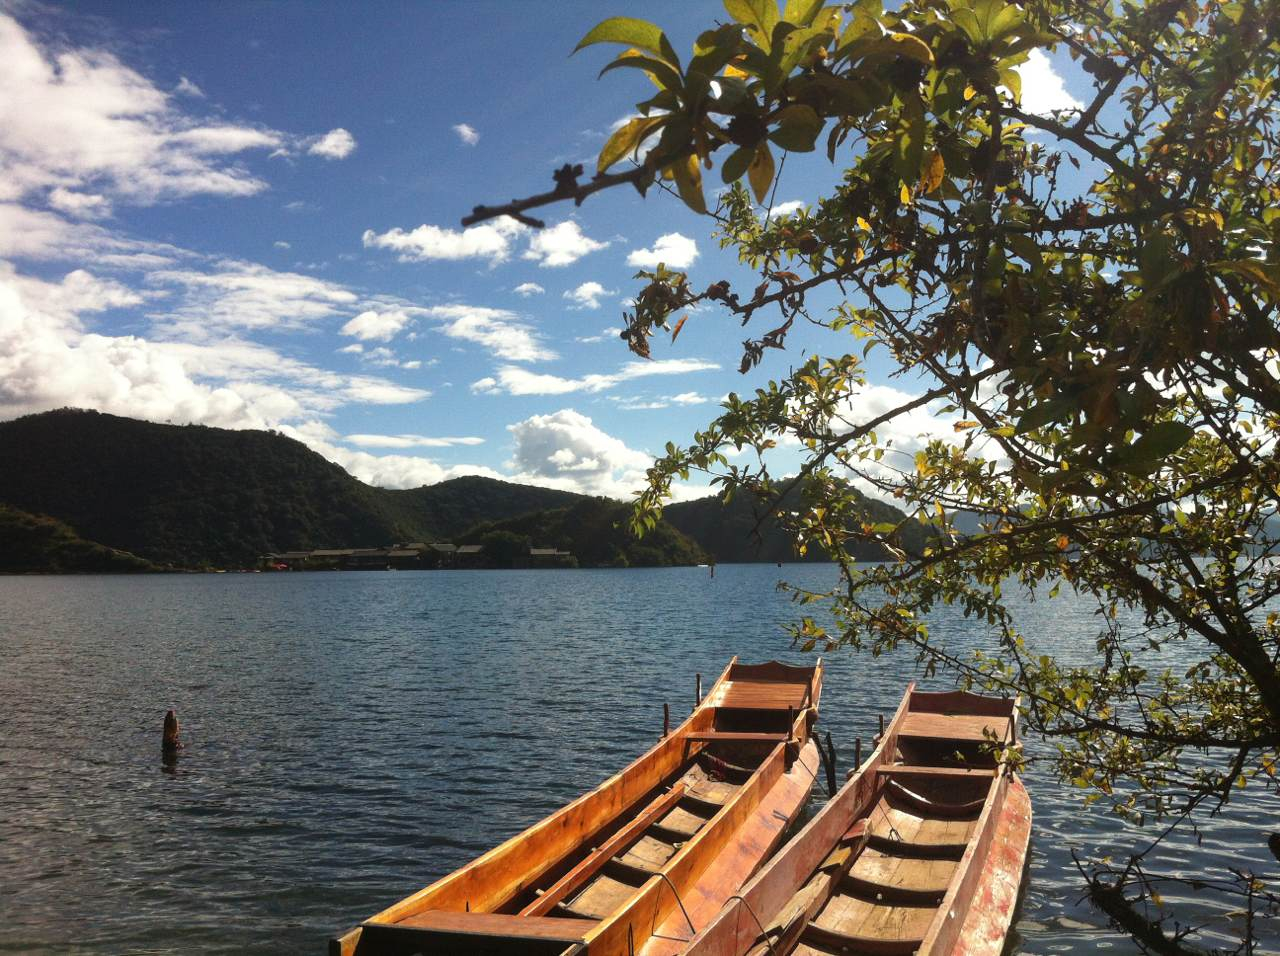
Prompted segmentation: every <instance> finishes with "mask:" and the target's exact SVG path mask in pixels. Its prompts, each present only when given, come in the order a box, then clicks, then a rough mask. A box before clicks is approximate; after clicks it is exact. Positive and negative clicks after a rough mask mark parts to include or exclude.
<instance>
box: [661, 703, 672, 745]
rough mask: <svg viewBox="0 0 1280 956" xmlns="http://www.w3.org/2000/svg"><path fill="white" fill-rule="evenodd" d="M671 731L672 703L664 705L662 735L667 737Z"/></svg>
mask: <svg viewBox="0 0 1280 956" xmlns="http://www.w3.org/2000/svg"><path fill="white" fill-rule="evenodd" d="M669 733H671V705H670V704H663V705H662V736H663V737H666V736H667V735H668V734H669Z"/></svg>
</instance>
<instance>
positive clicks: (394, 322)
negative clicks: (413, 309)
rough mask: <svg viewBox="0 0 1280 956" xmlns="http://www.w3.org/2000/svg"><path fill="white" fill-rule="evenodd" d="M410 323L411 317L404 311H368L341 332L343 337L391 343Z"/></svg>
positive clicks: (358, 316) (349, 323)
mask: <svg viewBox="0 0 1280 956" xmlns="http://www.w3.org/2000/svg"><path fill="white" fill-rule="evenodd" d="M410 321H411V320H410V318H409V316H408V315H407V314H406V313H405V312H404V311H403V310H402V309H391V310H388V311H385V312H376V311H374V310H373V309H368V310H366V311H364V312H361V313H360V314H359V315H357V316H356V317H355V318H354V319H352V320H351V321H350V322H348V323H347V324H346V325H344V326H343V327H342V329H341V330H340V331H341V332H342V334H343V335H351V336H354V337H355V338H358V339H360V340H361V341H364V342H368V341H370V340H372V341H375V342H389V341H390V340H391V339H393V338H395V337H396V335H397V334H399V332H400V330H401V329H403V328H404V327H405V326H406V325H408V324H409V322H410Z"/></svg>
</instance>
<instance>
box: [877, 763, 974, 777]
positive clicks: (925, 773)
mask: <svg viewBox="0 0 1280 956" xmlns="http://www.w3.org/2000/svg"><path fill="white" fill-rule="evenodd" d="M876 772H877V773H879V774H881V775H882V776H886V777H935V778H947V777H968V778H970V779H979V778H982V777H986V778H988V779H990V778H991V777H994V776H995V775H996V772H995V770H994V769H993V768H992V767H913V766H910V765H908V764H890V765H889V766H886V767H879V768H878V769H877V771H876Z"/></svg>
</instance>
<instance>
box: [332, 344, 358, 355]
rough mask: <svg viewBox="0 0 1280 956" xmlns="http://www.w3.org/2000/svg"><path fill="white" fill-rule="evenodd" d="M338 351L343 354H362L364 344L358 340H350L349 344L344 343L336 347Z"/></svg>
mask: <svg viewBox="0 0 1280 956" xmlns="http://www.w3.org/2000/svg"><path fill="white" fill-rule="evenodd" d="M338 352H339V354H343V355H362V354H364V346H363V345H361V344H360V343H359V342H352V343H351V344H350V345H344V346H343V347H342V348H340V349H338Z"/></svg>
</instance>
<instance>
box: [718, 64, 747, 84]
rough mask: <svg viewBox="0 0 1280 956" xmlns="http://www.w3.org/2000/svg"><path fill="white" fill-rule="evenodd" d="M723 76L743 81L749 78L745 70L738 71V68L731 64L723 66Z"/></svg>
mask: <svg viewBox="0 0 1280 956" xmlns="http://www.w3.org/2000/svg"><path fill="white" fill-rule="evenodd" d="M724 75H725V76H731V77H737V78H738V79H740V80H745V79H747V78H749V77H750V76H751V74H750V73H748V72H747V71H746V70H740V69H738V67H736V66H734V65H733V64H732V63H730V64H728V65H727V66H725V68H724Z"/></svg>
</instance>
